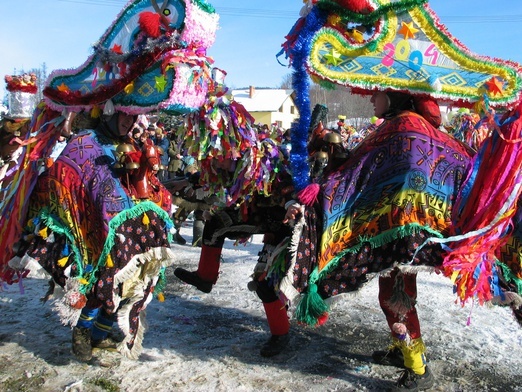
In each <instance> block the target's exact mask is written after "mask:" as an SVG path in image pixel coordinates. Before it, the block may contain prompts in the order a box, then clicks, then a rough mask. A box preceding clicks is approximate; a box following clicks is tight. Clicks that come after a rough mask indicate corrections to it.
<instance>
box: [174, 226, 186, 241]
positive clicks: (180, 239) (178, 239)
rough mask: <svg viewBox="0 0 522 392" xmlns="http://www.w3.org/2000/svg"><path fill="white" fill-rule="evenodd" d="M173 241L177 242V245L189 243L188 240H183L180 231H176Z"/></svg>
mask: <svg viewBox="0 0 522 392" xmlns="http://www.w3.org/2000/svg"><path fill="white" fill-rule="evenodd" d="M173 240H174V241H176V243H177V244H179V245H185V244H186V243H187V240H186V239H185V238H183V237H182V236H181V234H179V229H178V230H176V234H174V238H173Z"/></svg>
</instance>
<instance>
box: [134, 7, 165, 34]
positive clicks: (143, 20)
mask: <svg viewBox="0 0 522 392" xmlns="http://www.w3.org/2000/svg"><path fill="white" fill-rule="evenodd" d="M139 24H140V28H141V29H142V30H143V31H144V32H145V34H147V35H148V36H150V37H152V38H158V37H159V36H160V35H161V29H160V26H161V22H160V15H159V14H157V13H155V12H142V13H141V14H140V20H139Z"/></svg>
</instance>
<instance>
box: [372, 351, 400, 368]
mask: <svg viewBox="0 0 522 392" xmlns="http://www.w3.org/2000/svg"><path fill="white" fill-rule="evenodd" d="M372 358H373V361H374V362H375V363H376V364H379V365H384V366H395V367H398V368H404V355H403V354H402V351H401V350H400V348H398V347H393V348H390V349H389V350H386V351H384V350H383V351H374V352H373V354H372Z"/></svg>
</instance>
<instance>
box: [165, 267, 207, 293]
mask: <svg viewBox="0 0 522 392" xmlns="http://www.w3.org/2000/svg"><path fill="white" fill-rule="evenodd" d="M174 275H176V276H177V277H178V278H179V279H181V280H182V281H183V282H185V283H188V284H190V285H192V286H194V287H196V288H197V289H198V290H199V291H203V292H204V293H210V292H211V291H212V282H207V281H205V280H203V279H201V278H200V277H199V276H198V274H197V273H196V272H191V271H187V270H186V269H183V268H176V269H175V270H174Z"/></svg>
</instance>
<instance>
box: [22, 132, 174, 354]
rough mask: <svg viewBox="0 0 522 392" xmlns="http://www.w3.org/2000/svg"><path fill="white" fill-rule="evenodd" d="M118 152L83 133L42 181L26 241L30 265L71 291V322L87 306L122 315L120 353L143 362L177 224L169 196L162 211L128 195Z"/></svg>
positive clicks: (66, 301) (60, 306) (65, 317)
mask: <svg viewBox="0 0 522 392" xmlns="http://www.w3.org/2000/svg"><path fill="white" fill-rule="evenodd" d="M116 147H117V145H116V144H115V142H114V141H112V140H110V139H107V138H106V137H104V136H101V135H99V134H97V133H95V132H94V131H90V130H89V131H84V132H81V133H80V134H79V135H77V136H75V137H73V138H72V139H71V140H70V141H69V143H68V144H67V146H66V148H65V149H64V150H63V152H62V154H61V155H60V156H59V157H58V159H57V160H56V162H55V163H54V165H52V166H51V167H50V168H49V170H48V171H47V172H45V173H44V174H42V176H41V177H40V178H39V179H38V182H37V185H36V188H35V192H34V194H33V197H32V201H31V206H30V212H29V216H30V219H29V221H28V227H29V230H30V232H31V234H30V235H29V236H27V237H26V238H29V239H30V240H31V245H30V248H29V251H28V252H27V255H26V257H25V259H26V260H22V264H24V263H25V264H26V263H27V262H29V263H32V267H34V266H35V265H37V264H39V265H41V266H42V267H43V268H44V269H45V270H46V271H47V272H48V273H50V274H51V275H52V277H53V279H54V280H55V281H56V282H57V283H58V284H60V285H61V286H63V287H64V289H65V295H64V297H63V298H62V299H61V301H58V302H57V303H56V307H57V310H58V311H59V313H60V316H61V318H62V321H63V322H64V323H71V324H73V325H74V324H76V321H77V318H78V317H79V313H80V311H81V309H82V308H83V307H84V306H85V305H87V306H88V307H91V308H92V307H97V306H101V305H102V306H104V307H105V308H106V309H108V310H109V311H116V310H117V313H118V322H119V325H120V327H121V329H122V331H124V332H125V334H126V336H125V340H124V341H123V342H122V344H121V345H120V351H122V352H123V353H124V354H126V355H127V356H129V357H133V358H135V357H136V356H137V355H138V353H139V351H140V349H141V340H142V337H143V333H144V328H143V325H142V324H143V323H142V320H141V318H140V311H141V310H142V309H144V308H145V307H146V305H147V303H148V302H149V301H150V300H151V298H152V294H153V292H154V289H155V287H156V286H158V284H159V285H160V286H161V285H162V284H164V282H160V283H158V279H159V278H160V277H161V276H163V270H164V268H165V267H166V266H168V265H170V264H171V263H172V261H173V254H172V251H171V250H170V238H169V237H170V229H171V228H172V226H173V224H172V222H171V220H170V218H169V215H168V213H167V212H166V211H168V210H169V208H170V193H168V191H167V190H166V189H164V188H161V189H160V192H159V194H160V195H161V196H163V197H161V200H159V201H158V204H159V205H161V206H162V207H164V208H161V207H160V206H158V204H156V203H154V202H152V201H139V200H136V199H134V198H132V197H131V195H130V193H129V192H128V191H127V190H126V189H125V188H124V185H123V184H124V181H122V180H121V177H120V176H121V173H117V172H116V170H115V169H114V164H115V163H116V161H117V155H116ZM35 262H36V263H35ZM26 265H27V264H26ZM32 267H31V268H32ZM124 300H125V301H124Z"/></svg>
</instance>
